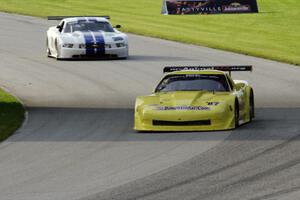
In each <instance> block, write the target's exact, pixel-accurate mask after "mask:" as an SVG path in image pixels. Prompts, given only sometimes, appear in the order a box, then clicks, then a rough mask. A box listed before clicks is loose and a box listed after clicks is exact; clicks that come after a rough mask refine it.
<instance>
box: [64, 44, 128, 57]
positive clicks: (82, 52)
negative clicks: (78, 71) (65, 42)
mask: <svg viewBox="0 0 300 200" xmlns="http://www.w3.org/2000/svg"><path fill="white" fill-rule="evenodd" d="M89 52H93V53H88V54H87V50H86V49H82V48H64V47H62V48H61V51H60V56H59V58H62V59H71V58H89V57H90V58H105V57H116V58H126V57H128V47H127V46H125V47H120V48H105V53H104V54H103V53H97V50H96V49H92V50H89Z"/></svg>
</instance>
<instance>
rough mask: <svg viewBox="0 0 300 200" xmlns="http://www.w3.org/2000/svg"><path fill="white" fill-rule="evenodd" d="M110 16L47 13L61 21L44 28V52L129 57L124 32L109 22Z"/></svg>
mask: <svg viewBox="0 0 300 200" xmlns="http://www.w3.org/2000/svg"><path fill="white" fill-rule="evenodd" d="M108 19H109V17H63V16H57V17H56V16H50V17H48V20H61V22H60V23H59V25H57V26H53V27H50V28H49V29H48V31H47V42H46V45H47V55H48V56H49V57H55V58H57V59H70V58H83V57H87V58H101V57H116V58H127V57H128V38H127V35H126V34H124V33H122V32H120V31H118V30H117V28H120V27H121V26H120V25H117V26H116V27H115V28H114V27H112V25H111V24H110V23H109V21H108Z"/></svg>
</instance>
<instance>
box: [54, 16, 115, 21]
mask: <svg viewBox="0 0 300 200" xmlns="http://www.w3.org/2000/svg"><path fill="white" fill-rule="evenodd" d="M73 17H102V18H105V19H110V16H48V20H63V19H65V18H73Z"/></svg>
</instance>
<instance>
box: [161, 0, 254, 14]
mask: <svg viewBox="0 0 300 200" xmlns="http://www.w3.org/2000/svg"><path fill="white" fill-rule="evenodd" d="M245 12H254V13H256V12H258V7H257V2H256V0H185V1H183V0H164V2H163V9H162V14H166V15H168V14H169V15H187V14H220V13H245Z"/></svg>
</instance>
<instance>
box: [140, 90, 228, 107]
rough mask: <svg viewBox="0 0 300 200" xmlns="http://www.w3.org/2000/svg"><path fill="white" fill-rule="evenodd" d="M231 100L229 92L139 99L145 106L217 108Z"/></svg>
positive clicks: (168, 93)
mask: <svg viewBox="0 0 300 200" xmlns="http://www.w3.org/2000/svg"><path fill="white" fill-rule="evenodd" d="M229 99H230V93H229V92H208V91H177V92H161V93H155V94H153V95H151V96H146V97H142V98H140V99H139V104H140V105H143V106H151V107H155V106H165V107H177V106H217V105H221V103H224V102H226V101H227V100H229Z"/></svg>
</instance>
